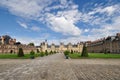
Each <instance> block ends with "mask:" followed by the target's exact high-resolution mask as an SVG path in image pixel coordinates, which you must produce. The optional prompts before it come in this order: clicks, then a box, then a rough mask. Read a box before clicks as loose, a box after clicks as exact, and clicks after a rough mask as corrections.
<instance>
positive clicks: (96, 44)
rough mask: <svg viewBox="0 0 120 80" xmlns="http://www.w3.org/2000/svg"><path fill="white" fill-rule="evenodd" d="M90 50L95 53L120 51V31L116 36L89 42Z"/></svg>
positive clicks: (88, 47)
mask: <svg viewBox="0 0 120 80" xmlns="http://www.w3.org/2000/svg"><path fill="white" fill-rule="evenodd" d="M87 49H88V52H95V53H120V33H117V34H116V35H115V36H108V37H107V38H103V39H100V40H96V41H93V42H89V43H88V45H87Z"/></svg>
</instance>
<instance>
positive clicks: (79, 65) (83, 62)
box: [0, 53, 120, 80]
mask: <svg viewBox="0 0 120 80" xmlns="http://www.w3.org/2000/svg"><path fill="white" fill-rule="evenodd" d="M0 62H1V60H0ZM0 80H120V59H79V60H72V59H69V60H67V59H64V55H63V54H61V53H58V54H54V55H50V56H46V57H42V58H37V59H34V60H28V61H25V62H24V61H23V62H17V63H5V64H2V63H0Z"/></svg>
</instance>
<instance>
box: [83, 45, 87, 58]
mask: <svg viewBox="0 0 120 80" xmlns="http://www.w3.org/2000/svg"><path fill="white" fill-rule="evenodd" d="M81 57H88V52H87V47H86V45H85V44H84V45H83V50H82V54H81Z"/></svg>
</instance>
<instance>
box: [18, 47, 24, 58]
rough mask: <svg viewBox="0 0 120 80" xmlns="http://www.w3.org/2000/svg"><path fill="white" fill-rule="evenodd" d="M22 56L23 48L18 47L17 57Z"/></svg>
mask: <svg viewBox="0 0 120 80" xmlns="http://www.w3.org/2000/svg"><path fill="white" fill-rule="evenodd" d="M23 56H24V52H23V49H22V48H19V51H18V57H23Z"/></svg>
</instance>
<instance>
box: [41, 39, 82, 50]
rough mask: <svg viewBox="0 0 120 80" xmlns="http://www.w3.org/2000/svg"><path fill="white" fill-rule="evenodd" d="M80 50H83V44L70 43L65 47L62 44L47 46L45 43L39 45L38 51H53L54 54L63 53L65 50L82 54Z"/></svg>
mask: <svg viewBox="0 0 120 80" xmlns="http://www.w3.org/2000/svg"><path fill="white" fill-rule="evenodd" d="M82 48H83V43H82V42H81V43H77V44H74V45H72V43H69V44H67V45H64V44H63V43H60V45H55V44H51V45H48V43H47V41H45V42H43V43H41V44H40V48H39V50H40V51H41V52H45V51H46V50H47V51H48V52H50V51H55V52H64V51H66V50H68V51H70V52H71V51H73V52H82Z"/></svg>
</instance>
